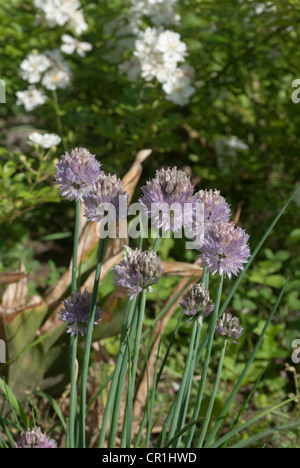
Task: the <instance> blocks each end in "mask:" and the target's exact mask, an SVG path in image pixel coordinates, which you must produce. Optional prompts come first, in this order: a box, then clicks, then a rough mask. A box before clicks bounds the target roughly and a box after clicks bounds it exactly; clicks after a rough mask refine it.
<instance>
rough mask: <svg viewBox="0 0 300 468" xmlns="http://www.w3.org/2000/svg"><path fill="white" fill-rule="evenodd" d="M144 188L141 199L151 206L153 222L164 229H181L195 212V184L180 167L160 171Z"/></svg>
mask: <svg viewBox="0 0 300 468" xmlns="http://www.w3.org/2000/svg"><path fill="white" fill-rule="evenodd" d="M141 190H142V193H143V195H142V197H140V199H139V202H140V203H142V204H143V205H144V206H145V207H146V208H147V213H148V217H149V218H151V220H152V221H153V226H154V227H155V228H157V229H162V232H166V231H172V232H177V231H179V230H180V229H181V228H182V227H184V225H185V224H186V223H187V221H188V220H189V219H190V217H191V216H192V212H193V211H192V206H193V205H192V200H193V194H194V186H193V185H192V183H191V180H190V178H189V177H188V176H187V175H186V174H185V173H184V172H183V171H180V170H178V169H177V167H172V168H168V169H160V170H159V171H156V174H155V177H154V178H153V179H151V180H150V181H148V182H147V184H146V185H145V186H144V187H142V188H141Z"/></svg>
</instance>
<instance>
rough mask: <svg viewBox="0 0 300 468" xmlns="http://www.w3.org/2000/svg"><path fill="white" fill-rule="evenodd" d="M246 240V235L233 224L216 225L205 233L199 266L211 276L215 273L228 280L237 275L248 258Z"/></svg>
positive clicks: (223, 222) (248, 250)
mask: <svg viewBox="0 0 300 468" xmlns="http://www.w3.org/2000/svg"><path fill="white" fill-rule="evenodd" d="M248 239H249V236H248V234H246V232H245V231H244V230H243V229H241V228H240V227H237V228H236V227H235V226H234V224H233V223H227V222H225V221H222V222H221V223H217V224H216V225H215V226H214V228H213V229H211V230H210V231H209V232H208V233H207V235H206V237H205V239H204V244H203V246H202V247H201V249H200V250H201V255H200V264H201V266H202V267H207V269H208V271H209V272H210V273H211V274H212V275H214V274H215V273H217V272H218V273H219V274H220V275H223V274H224V276H228V277H229V278H231V275H232V274H233V275H238V273H239V271H242V270H243V269H244V266H243V264H244V263H247V262H248V259H249V257H250V248H249V245H248Z"/></svg>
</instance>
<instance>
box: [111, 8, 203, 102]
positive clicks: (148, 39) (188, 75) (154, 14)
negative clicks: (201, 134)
mask: <svg viewBox="0 0 300 468" xmlns="http://www.w3.org/2000/svg"><path fill="white" fill-rule="evenodd" d="M176 3H177V0H131V4H132V8H131V11H130V13H129V17H130V18H131V20H132V18H133V17H134V18H135V25H137V24H138V20H140V21H141V18H142V17H144V16H147V17H149V19H150V21H151V22H152V23H153V24H154V25H155V26H153V27H148V28H147V29H146V30H145V31H143V30H141V29H138V30H136V31H134V34H135V35H136V40H135V45H134V47H135V50H134V52H133V58H132V59H130V60H127V61H126V62H124V63H122V64H121V65H120V66H119V71H120V72H121V73H126V74H127V78H128V79H129V80H130V81H133V80H136V79H137V78H138V77H139V76H141V77H142V78H144V79H145V80H146V81H151V80H153V79H157V81H158V82H159V83H161V85H162V88H163V90H164V92H165V95H166V99H167V100H169V101H171V102H174V103H175V104H178V105H180V106H184V105H186V104H188V102H189V98H190V97H191V95H192V94H193V93H194V92H195V88H194V87H193V86H192V79H193V77H194V69H193V68H192V67H191V66H188V65H186V64H184V61H185V57H186V56H187V55H188V52H187V46H186V44H185V43H184V42H182V40H181V37H180V34H179V33H177V32H174V31H171V30H169V29H164V28H163V26H162V25H170V24H177V23H178V22H179V16H178V15H176V12H175V10H174V7H175V5H176Z"/></svg>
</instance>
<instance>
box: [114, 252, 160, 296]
mask: <svg viewBox="0 0 300 468" xmlns="http://www.w3.org/2000/svg"><path fill="white" fill-rule="evenodd" d="M162 271H163V269H162V266H161V263H160V258H159V257H158V256H157V254H156V252H154V251H153V250H147V251H142V250H139V249H135V250H132V249H131V248H130V247H127V249H126V253H125V258H124V260H122V261H121V262H120V263H119V264H118V265H116V266H115V267H114V268H113V272H114V284H115V285H116V286H122V287H123V288H124V289H125V290H126V291H127V294H128V296H129V297H130V299H133V298H135V297H136V296H137V295H138V294H139V293H140V292H141V291H142V290H143V289H146V291H147V292H152V291H153V288H152V285H154V284H157V283H158V280H159V278H160V276H161V274H162Z"/></svg>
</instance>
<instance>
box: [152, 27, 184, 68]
mask: <svg viewBox="0 0 300 468" xmlns="http://www.w3.org/2000/svg"><path fill="white" fill-rule="evenodd" d="M156 49H157V51H158V52H161V53H162V54H163V59H164V61H165V62H169V63H174V62H184V57H185V56H186V55H187V47H186V44H185V43H184V42H182V41H181V40H180V34H178V33H175V32H173V31H168V30H167V31H164V32H162V33H161V34H160V35H159V37H158V41H157V45H156Z"/></svg>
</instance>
